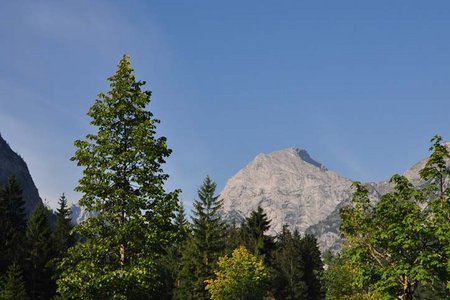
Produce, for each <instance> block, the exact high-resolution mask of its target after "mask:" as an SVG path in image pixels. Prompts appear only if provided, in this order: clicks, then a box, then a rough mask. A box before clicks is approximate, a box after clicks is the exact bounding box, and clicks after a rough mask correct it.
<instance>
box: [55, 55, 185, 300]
mask: <svg viewBox="0 0 450 300" xmlns="http://www.w3.org/2000/svg"><path fill="white" fill-rule="evenodd" d="M108 80H109V81H110V88H111V90H110V91H109V92H107V93H105V94H104V93H101V94H99V95H98V97H97V100H96V101H95V103H94V105H93V106H92V107H91V108H90V110H89V112H88V115H89V116H90V117H91V118H92V121H91V125H93V126H95V127H96V128H97V132H96V133H94V134H88V135H87V136H86V139H85V140H77V141H75V146H76V147H77V150H76V152H75V155H74V157H73V158H72V160H74V161H77V162H78V165H79V166H81V167H83V177H82V178H81V179H80V181H79V185H78V187H77V188H76V190H77V191H78V192H81V193H82V194H83V196H82V198H81V200H80V202H79V203H80V205H82V206H84V207H86V209H87V210H88V211H91V212H95V213H96V214H95V216H94V217H91V218H89V219H88V220H86V221H85V222H83V223H82V224H80V225H79V226H76V227H75V229H74V230H75V232H76V233H78V234H79V235H80V236H81V238H82V239H83V240H85V241H86V242H85V243H79V244H77V245H75V246H74V247H72V248H71V249H70V250H69V253H68V256H67V257H66V258H64V259H63V260H62V261H61V263H60V264H59V270H60V272H61V277H60V278H59V280H58V292H59V293H60V294H61V295H62V296H63V297H65V298H67V299H126V298H128V299H148V298H155V297H157V296H158V287H160V286H162V281H163V280H162V279H161V278H159V276H158V272H157V269H158V268H157V261H158V260H159V259H160V257H161V255H162V254H164V249H165V248H166V247H167V246H168V245H169V244H170V242H171V241H172V240H173V239H174V237H175V236H176V229H175V227H174V224H173V222H172V221H173V218H174V211H175V208H176V206H177V201H178V200H177V196H178V191H176V192H173V193H166V192H165V190H164V182H165V180H166V179H167V178H168V175H167V174H164V173H163V171H162V167H161V166H162V164H164V163H165V159H166V157H168V156H169V155H170V153H171V150H170V149H169V148H168V147H167V144H166V138H164V137H159V138H157V137H156V124H157V123H159V120H157V119H154V118H153V115H152V113H151V112H149V111H147V110H146V107H147V105H148V104H149V102H150V96H151V92H150V91H142V90H141V87H142V86H143V85H144V84H145V82H143V81H136V80H135V77H134V75H133V69H132V68H131V63H130V58H129V57H128V56H124V57H123V58H122V59H121V60H120V62H119V64H118V69H117V71H116V73H115V74H114V75H113V76H112V77H110V78H109V79H108Z"/></svg>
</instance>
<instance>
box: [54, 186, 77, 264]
mask: <svg viewBox="0 0 450 300" xmlns="http://www.w3.org/2000/svg"><path fill="white" fill-rule="evenodd" d="M58 205H59V206H58V208H57V210H56V222H55V228H54V230H53V241H54V248H55V256H56V258H57V259H61V258H63V257H65V256H66V255H67V249H69V247H71V246H73V244H74V238H73V235H72V234H71V230H72V227H73V226H72V223H71V214H72V212H71V210H70V208H69V207H68V206H67V199H66V196H65V195H64V194H62V195H61V197H60V198H59V201H58Z"/></svg>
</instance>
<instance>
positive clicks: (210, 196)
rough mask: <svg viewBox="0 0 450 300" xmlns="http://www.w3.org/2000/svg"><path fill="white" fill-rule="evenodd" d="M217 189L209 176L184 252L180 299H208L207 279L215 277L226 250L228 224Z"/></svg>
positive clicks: (197, 204)
mask: <svg viewBox="0 0 450 300" xmlns="http://www.w3.org/2000/svg"><path fill="white" fill-rule="evenodd" d="M215 190H216V183H215V182H214V181H213V180H211V178H210V177H209V176H207V177H206V178H205V180H204V181H203V184H202V186H201V187H200V188H199V190H198V197H199V199H198V200H195V201H194V204H193V206H194V210H193V217H192V234H191V236H190V239H189V241H188V242H187V244H186V247H185V249H184V251H183V257H182V260H183V261H182V264H183V266H182V270H181V274H180V286H179V287H178V288H177V290H176V293H175V297H176V298H177V299H209V295H208V292H207V291H206V290H205V280H206V279H208V278H210V277H211V276H212V274H213V269H214V267H215V265H216V263H217V260H218V258H219V256H220V255H222V254H223V252H224V250H225V236H224V234H225V225H224V223H223V221H222V219H221V218H220V216H219V214H218V211H219V209H220V207H221V201H218V197H217V196H215V195H214V193H215Z"/></svg>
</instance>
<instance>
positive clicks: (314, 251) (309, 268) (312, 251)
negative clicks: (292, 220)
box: [294, 233, 325, 300]
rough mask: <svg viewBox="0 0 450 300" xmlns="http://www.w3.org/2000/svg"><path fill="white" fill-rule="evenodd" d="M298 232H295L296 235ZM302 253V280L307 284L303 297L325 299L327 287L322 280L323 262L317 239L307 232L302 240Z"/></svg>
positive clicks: (316, 299)
mask: <svg viewBox="0 0 450 300" xmlns="http://www.w3.org/2000/svg"><path fill="white" fill-rule="evenodd" d="M296 234H297V236H299V235H298V233H294V236H295V235H296ZM299 248H300V249H299V250H300V253H301V259H302V261H303V277H302V281H304V282H305V284H306V293H305V295H304V297H303V298H302V299H306V300H318V299H325V289H324V287H323V282H322V274H323V262H322V258H321V254H320V250H319V245H318V244H317V239H316V238H315V237H314V236H313V235H310V234H306V235H305V236H303V237H302V238H301V240H300V247H299Z"/></svg>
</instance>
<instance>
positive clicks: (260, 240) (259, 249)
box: [241, 206, 274, 262]
mask: <svg viewBox="0 0 450 300" xmlns="http://www.w3.org/2000/svg"><path fill="white" fill-rule="evenodd" d="M241 229H242V236H243V238H244V245H245V246H246V247H247V249H249V251H250V252H252V253H253V254H254V255H259V256H263V257H264V258H265V260H266V262H268V260H269V259H270V255H271V252H272V251H273V249H274V241H273V237H271V236H269V235H266V234H265V232H266V231H267V230H269V229H270V220H269V219H268V218H267V214H266V213H265V212H264V210H263V209H262V207H261V206H258V208H257V209H256V210H255V211H252V212H251V214H250V216H248V217H247V218H246V219H245V220H244V222H243V223H242V226H241Z"/></svg>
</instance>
